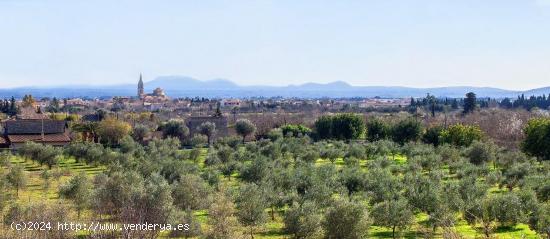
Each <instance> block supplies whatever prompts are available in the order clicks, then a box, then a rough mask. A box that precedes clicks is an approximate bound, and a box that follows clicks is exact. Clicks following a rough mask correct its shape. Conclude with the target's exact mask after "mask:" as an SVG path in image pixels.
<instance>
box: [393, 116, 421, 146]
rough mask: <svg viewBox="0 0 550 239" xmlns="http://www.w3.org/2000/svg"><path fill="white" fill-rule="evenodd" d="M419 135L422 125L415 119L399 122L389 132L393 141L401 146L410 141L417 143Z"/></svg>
mask: <svg viewBox="0 0 550 239" xmlns="http://www.w3.org/2000/svg"><path fill="white" fill-rule="evenodd" d="M421 133H422V125H420V122H418V121H416V120H415V119H405V120H402V121H399V122H398V123H397V124H396V125H395V126H394V127H393V129H392V130H391V134H392V139H393V141H394V142H396V143H399V144H401V145H403V144H405V143H407V142H411V141H413V142H415V141H418V139H420V134H421Z"/></svg>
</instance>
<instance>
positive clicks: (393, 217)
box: [371, 198, 414, 238]
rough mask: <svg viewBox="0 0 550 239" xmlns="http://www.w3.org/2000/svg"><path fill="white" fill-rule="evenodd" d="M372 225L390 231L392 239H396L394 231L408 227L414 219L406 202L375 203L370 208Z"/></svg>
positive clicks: (400, 200)
mask: <svg viewBox="0 0 550 239" xmlns="http://www.w3.org/2000/svg"><path fill="white" fill-rule="evenodd" d="M371 214H372V217H373V218H374V225H377V226H384V227H389V228H391V229H392V237H393V238H396V235H395V232H396V229H403V228H406V227H408V226H409V225H410V224H411V223H412V222H413V219H414V215H413V213H412V211H411V209H410V206H409V204H408V202H407V200H405V199H403V198H399V199H397V200H394V199H392V200H388V201H384V202H381V203H377V204H376V205H374V207H373V208H372V213H371Z"/></svg>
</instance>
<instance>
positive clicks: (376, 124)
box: [366, 118, 391, 142]
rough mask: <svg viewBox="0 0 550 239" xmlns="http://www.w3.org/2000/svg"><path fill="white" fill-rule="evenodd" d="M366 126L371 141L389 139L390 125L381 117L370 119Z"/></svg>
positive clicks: (368, 138)
mask: <svg viewBox="0 0 550 239" xmlns="http://www.w3.org/2000/svg"><path fill="white" fill-rule="evenodd" d="M366 127H367V140H369V141H371V142H374V141H378V140H383V139H388V138H389V136H390V132H391V127H390V125H389V124H388V123H386V122H384V121H383V120H381V119H379V118H372V119H369V120H368V121H367V126H366Z"/></svg>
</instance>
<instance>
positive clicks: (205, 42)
mask: <svg viewBox="0 0 550 239" xmlns="http://www.w3.org/2000/svg"><path fill="white" fill-rule="evenodd" d="M0 31H1V34H0V88H5V87H17V86H29V85H31V86H36V85H66V84H95V85H99V84H118V83H135V82H136V81H137V78H138V76H139V73H140V72H143V74H144V77H145V79H146V80H150V79H152V78H154V77H157V76H162V75H185V76H191V77H194V78H197V79H202V80H206V79H213V78H225V79H229V80H232V81H234V82H236V83H238V84H241V85H256V84H262V85H287V84H299V83H304V82H319V83H324V82H331V81H338V80H341V81H346V82H348V83H350V84H353V85H400V86H412V87H434V86H456V85H472V86H493V87H500V88H505V89H529V88H536V87H543V86H550V0H460V1H457V0H414V1H412V0H378V1H374V0H372V1H370V0H357V1H352V0H349V1H346V0H338V1H336V0H333V1H324V0H315V1H314V0H311V1H310V0H301V1H296V0H277V1H267V0H266V1H260V0H255V1H254V0H242V1H240V0H227V1H209V0H200V1H198V0H197V1H190V0H189V1H183V0H182V1H179V0H173V1H171V0H159V1H153V0H151V1H140V0H131V1H129V0H117V1H112V0H108V1H103V0H95V1H84V0H70V1H69V0H67V1H61V0H59V1H57V0H51V1H47V0H0Z"/></svg>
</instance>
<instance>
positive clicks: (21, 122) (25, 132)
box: [0, 118, 71, 149]
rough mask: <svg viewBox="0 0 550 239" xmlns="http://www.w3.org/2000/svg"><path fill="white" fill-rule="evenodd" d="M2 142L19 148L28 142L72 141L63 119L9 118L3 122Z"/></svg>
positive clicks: (58, 144) (57, 142)
mask: <svg viewBox="0 0 550 239" xmlns="http://www.w3.org/2000/svg"><path fill="white" fill-rule="evenodd" d="M3 129H4V132H3V135H2V136H0V144H1V143H4V145H8V146H9V147H10V148H12V149H18V148H19V147H21V146H22V145H24V144H25V143H26V142H29V141H32V142H36V143H42V144H49V145H52V146H64V145H67V144H68V143H70V142H71V139H70V138H69V136H68V134H67V132H66V124H65V121H63V120H53V119H44V118H42V119H9V120H6V121H4V122H3Z"/></svg>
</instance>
